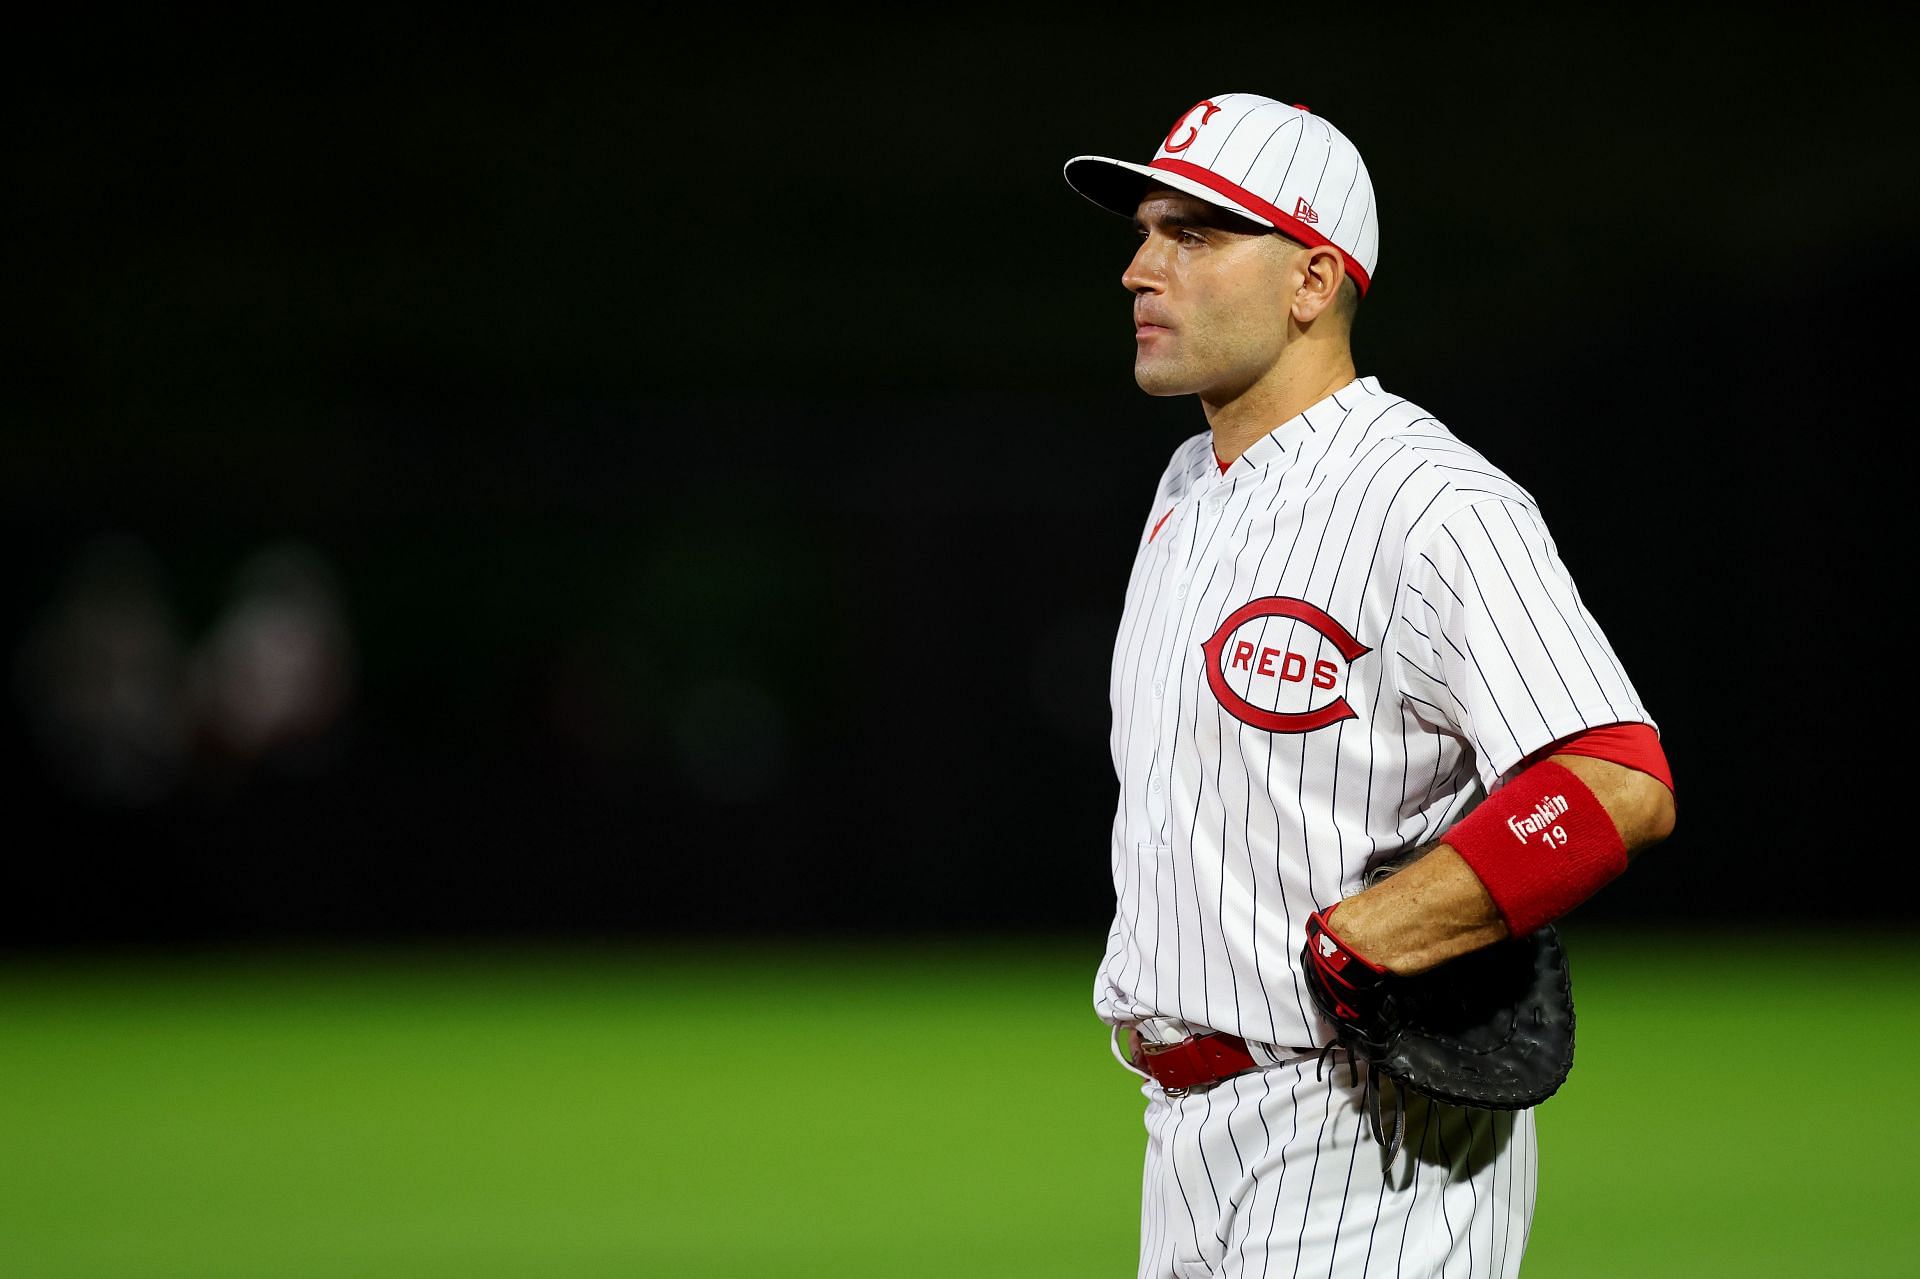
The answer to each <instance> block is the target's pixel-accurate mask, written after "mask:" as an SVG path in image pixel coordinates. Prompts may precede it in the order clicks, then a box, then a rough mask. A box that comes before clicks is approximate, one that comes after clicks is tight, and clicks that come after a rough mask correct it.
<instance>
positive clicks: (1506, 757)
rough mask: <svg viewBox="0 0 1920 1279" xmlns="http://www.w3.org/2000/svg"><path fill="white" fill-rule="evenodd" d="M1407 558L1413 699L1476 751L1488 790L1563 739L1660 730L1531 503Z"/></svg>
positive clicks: (1436, 533) (1403, 616)
mask: <svg viewBox="0 0 1920 1279" xmlns="http://www.w3.org/2000/svg"><path fill="white" fill-rule="evenodd" d="M1408 556H1409V560H1408V567H1407V574H1406V579H1405V585H1404V587H1403V590H1402V592H1401V597H1400V601H1399V603H1400V612H1399V618H1398V623H1397V632H1398V640H1399V643H1398V649H1399V651H1398V654H1397V674H1398V676H1399V680H1400V686H1401V689H1402V692H1403V695H1404V696H1405V697H1406V699H1407V700H1408V702H1409V704H1410V705H1411V706H1412V708H1413V710H1414V711H1415V713H1416V714H1418V715H1419V716H1420V717H1421V718H1422V719H1425V720H1427V721H1428V722H1430V723H1432V724H1433V725H1434V726H1435V727H1436V728H1437V729H1439V730H1441V731H1445V732H1451V733H1455V734H1457V735H1459V736H1460V737H1462V738H1464V739H1465V740H1466V741H1467V742H1468V743H1469V744H1470V745H1471V746H1472V747H1473V749H1474V756H1475V767H1476V768H1477V770H1478V771H1479V774H1480V779H1481V781H1482V783H1483V784H1485V785H1486V786H1487V787H1488V789H1492V788H1493V786H1494V785H1495V784H1496V783H1497V780H1498V779H1499V778H1500V777H1502V776H1504V775H1505V774H1506V773H1507V772H1508V771H1509V770H1510V769H1512V768H1513V767H1514V766H1515V765H1516V764H1518V763H1520V762H1521V761H1522V760H1524V759H1525V758H1526V757H1527V756H1528V755H1531V754H1532V753H1533V752H1535V751H1537V750H1539V749H1541V748H1542V747H1545V746H1548V745H1551V744H1552V743H1553V742H1556V741H1559V740H1560V739H1561V738H1563V737H1567V736H1569V735H1571V734H1574V733H1578V732H1580V731H1582V730H1584V729H1589V728H1599V727H1603V726H1605V725H1607V724H1620V723H1644V724H1648V725H1650V726H1652V725H1653V720H1652V718H1651V717H1650V716H1649V715H1648V714H1647V712H1646V708H1645V707H1643V706H1642V705H1641V703H1640V698H1639V696H1638V695H1637V694H1636V693H1635V692H1634V689H1633V685H1632V683H1631V682H1630V681H1629V680H1628V679H1627V675H1626V671H1625V670H1624V669H1623V668H1622V666H1621V664H1620V660H1619V658H1618V657H1616V656H1615V655H1614V651H1613V647H1612V645H1610V644H1609V643H1608V642H1607V638H1606V636H1605V635H1603V634H1602V633H1601V630H1600V626H1599V624H1598V623H1597V622H1595V621H1594V619H1593V616H1592V614H1590V613H1589V612H1588V611H1587V609H1586V606H1585V605H1584V604H1583V603H1581V600H1580V594H1579V592H1578V591H1577V590H1575V589H1574V585H1573V579H1572V577H1571V576H1570V575H1569V574H1568V572H1567V568H1566V565H1565V564H1563V563H1562V562H1561V560H1560V555H1559V551H1558V550H1557V548H1556V547H1555V546H1554V543H1553V539H1552V537H1551V536H1549V535H1548V533H1547V529H1546V525H1545V524H1544V523H1543V522H1542V520H1541V519H1540V514H1539V511H1538V510H1537V509H1536V508H1534V507H1533V506H1532V505H1531V504H1529V503H1525V502H1520V501H1515V500H1512V499H1509V498H1495V499H1489V500H1485V501H1480V502H1475V503H1473V504H1471V505H1468V506H1464V507H1462V508H1461V509H1459V510H1457V511H1455V512H1454V513H1453V514H1451V515H1449V516H1447V517H1446V518H1445V519H1443V520H1442V521H1440V523H1439V524H1438V525H1437V526H1435V527H1434V528H1433V530H1432V532H1431V533H1430V534H1429V535H1428V536H1426V537H1424V538H1422V539H1421V540H1420V541H1419V542H1418V543H1416V544H1414V545H1412V546H1410V547H1409V548H1408Z"/></svg>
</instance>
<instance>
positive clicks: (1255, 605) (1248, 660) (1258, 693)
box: [1200, 595, 1373, 733]
mask: <svg viewBox="0 0 1920 1279" xmlns="http://www.w3.org/2000/svg"><path fill="white" fill-rule="evenodd" d="M1274 617H1282V618H1288V619H1291V620H1292V621H1296V622H1299V623H1301V624H1302V625H1303V626H1306V627H1308V628H1310V629H1311V630H1312V631H1313V632H1314V633H1315V634H1317V635H1319V636H1320V637H1321V638H1323V639H1325V640H1326V641H1327V642H1328V643H1329V644H1331V645H1333V648H1334V651H1335V652H1337V653H1338V654H1339V655H1340V660H1339V661H1337V662H1336V661H1331V660H1329V659H1327V658H1324V657H1320V656H1318V653H1319V652H1320V651H1322V650H1321V649H1320V646H1319V645H1317V644H1308V645H1301V644H1298V643H1296V644H1294V645H1291V646H1288V645H1283V644H1275V643H1273V642H1270V641H1268V640H1267V639H1266V638H1265V635H1266V633H1267V630H1268V628H1267V626H1266V625H1265V624H1264V623H1265V620H1266V619H1268V618H1274ZM1255 623H1258V624H1257V625H1256V624H1255ZM1295 634H1296V636H1297V635H1298V631H1297V630H1296V631H1295ZM1301 648H1305V649H1306V650H1307V651H1306V652H1301V651H1299V650H1300V649H1301ZM1200 651H1201V652H1203V653H1205V654H1206V656H1207V686H1208V687H1210V688H1211V689H1213V695H1214V697H1216V698H1217V699H1219V702H1220V705H1221V707H1222V708H1223V709H1224V710H1225V711H1226V712H1227V713H1228V714H1229V715H1231V716H1233V717H1234V718H1235V719H1237V720H1239V721H1241V722H1242V723H1245V724H1251V725H1252V726H1253V727H1255V728H1262V729H1265V730H1266V731H1267V732H1269V733H1311V732H1313V731H1314V730H1315V729H1317V728H1325V727H1326V726H1327V725H1329V724H1337V723H1339V722H1340V721H1341V720H1343V719H1354V718H1356V716H1357V712H1355V711H1354V709H1353V707H1351V706H1349V705H1348V704H1347V699H1346V696H1345V694H1344V693H1339V694H1336V695H1335V696H1334V697H1333V698H1331V699H1330V700H1324V701H1322V700H1320V699H1321V697H1322V695H1324V694H1326V693H1329V692H1333V691H1334V690H1336V689H1339V688H1342V687H1343V686H1344V684H1345V683H1346V674H1347V667H1349V666H1350V665H1352V664H1353V663H1354V662H1356V661H1358V660H1359V659H1360V658H1361V657H1362V656H1364V655H1365V654H1367V653H1370V652H1372V651H1373V650H1372V649H1370V648H1368V647H1367V646H1366V645H1365V644H1362V643H1361V642H1360V641H1359V640H1357V639H1355V638H1354V637H1353V634H1352V632H1350V631H1348V630H1347V628H1346V627H1344V626H1342V625H1340V623H1339V622H1337V621H1335V620H1334V618H1333V617H1332V616H1331V615H1330V614H1329V613H1327V611H1326V610H1325V609H1322V608H1320V607H1318V606H1317V605H1313V604H1309V603H1307V601H1305V600H1302V599H1295V598H1294V597H1293V596H1291V595H1268V596H1266V597H1264V598H1262V599H1257V600H1249V601H1248V602H1247V603H1245V604H1242V605H1241V606H1240V607H1239V608H1236V609H1235V610H1233V612H1232V613H1230V614H1228V616H1227V620H1226V621H1224V622H1222V623H1220V629H1219V630H1217V631H1215V632H1214V633H1213V634H1212V635H1211V636H1210V637H1209V638H1208V639H1207V642H1206V643H1204V644H1202V645H1201V646H1200ZM1259 702H1265V703H1267V705H1265V706H1262V705H1259V704H1258V703H1259Z"/></svg>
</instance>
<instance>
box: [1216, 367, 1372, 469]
mask: <svg viewBox="0 0 1920 1279" xmlns="http://www.w3.org/2000/svg"><path fill="white" fill-rule="evenodd" d="M1384 394H1385V392H1384V391H1382V390H1381V389H1380V382H1379V380H1378V379H1377V378H1374V377H1371V376H1369V377H1357V378H1355V379H1353V381H1351V382H1349V383H1347V384H1346V385H1345V386H1343V387H1341V388H1340V389H1339V390H1337V391H1334V392H1333V393H1332V394H1330V395H1328V396H1326V397H1325V398H1324V399H1321V400H1319V401H1317V402H1316V403H1314V404H1311V405H1309V406H1308V407H1307V408H1306V409H1305V411H1303V412H1300V413H1297V414H1295V415H1294V416H1292V417H1290V418H1288V419H1287V420H1286V421H1284V422H1282V423H1281V424H1280V425H1278V426H1276V427H1274V428H1273V429H1272V430H1271V431H1268V432H1267V433H1266V434H1265V435H1263V436H1261V437H1260V438H1259V439H1257V440H1255V441H1254V442H1253V443H1252V444H1251V445H1249V446H1248V447H1247V451H1246V452H1245V453H1242V454H1241V455H1240V456H1239V457H1237V458H1235V459H1234V460H1233V461H1232V463H1231V464H1229V465H1228V467H1227V469H1226V470H1224V471H1222V470H1220V465H1219V462H1220V455H1219V454H1217V453H1216V454H1214V474H1215V476H1216V477H1218V479H1219V481H1220V482H1221V483H1226V482H1228V481H1231V480H1233V479H1235V478H1237V477H1239V476H1241V475H1248V476H1251V475H1253V474H1255V473H1257V472H1259V471H1263V470H1265V469H1266V468H1267V467H1269V466H1272V465H1274V464H1276V463H1285V462H1288V461H1290V460H1291V459H1292V458H1293V456H1294V454H1295V453H1297V452H1298V451H1299V448H1300V446H1301V444H1303V443H1305V442H1306V441H1307V440H1308V439H1311V438H1312V437H1313V436H1314V435H1316V434H1318V433H1319V432H1321V431H1324V430H1328V429H1330V428H1331V427H1333V426H1334V425H1336V424H1338V423H1339V422H1340V420H1341V419H1343V418H1345V417H1346V415H1347V414H1348V413H1349V412H1350V411H1352V409H1353V407H1354V405H1355V404H1357V403H1358V402H1359V401H1360V399H1361V398H1367V399H1371V398H1372V397H1374V396H1377V395H1384Z"/></svg>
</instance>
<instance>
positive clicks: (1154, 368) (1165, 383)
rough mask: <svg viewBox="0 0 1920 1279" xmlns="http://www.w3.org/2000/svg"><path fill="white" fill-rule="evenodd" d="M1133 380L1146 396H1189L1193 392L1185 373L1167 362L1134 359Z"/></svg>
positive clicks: (1140, 358)
mask: <svg viewBox="0 0 1920 1279" xmlns="http://www.w3.org/2000/svg"><path fill="white" fill-rule="evenodd" d="M1133 380H1134V382H1135V383H1137V384H1138V385H1139V387H1140V389H1141V390H1143V391H1145V392H1146V393H1147V394H1148V395H1190V394H1192V393H1193V390H1194V387H1193V383H1192V378H1191V377H1189V376H1188V375H1187V371H1186V370H1185V369H1182V368H1180V367H1179V366H1178V365H1175V364H1173V363H1172V362H1171V361H1168V360H1153V359H1147V358H1145V357H1137V358H1135V360H1134V362H1133Z"/></svg>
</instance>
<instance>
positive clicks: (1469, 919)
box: [1331, 755, 1673, 976]
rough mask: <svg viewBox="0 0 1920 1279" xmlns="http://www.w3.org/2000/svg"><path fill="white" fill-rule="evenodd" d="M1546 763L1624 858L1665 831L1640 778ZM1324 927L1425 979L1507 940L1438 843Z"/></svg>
mask: <svg viewBox="0 0 1920 1279" xmlns="http://www.w3.org/2000/svg"><path fill="white" fill-rule="evenodd" d="M1551 758H1552V759H1553V762H1554V763H1556V764H1559V765H1560V766H1561V767H1562V768H1565V769H1567V770H1568V771H1569V772H1572V773H1574V774H1575V775H1576V776H1578V777H1579V778H1580V780H1581V781H1583V782H1585V783H1586V784H1587V786H1588V787H1589V788H1590V789H1591V790H1592V791H1593V793H1594V797H1595V798H1596V799H1598V800H1599V801H1600V803H1601V806H1602V807H1604V808H1605V809H1606V810H1607V816H1608V817H1610V818H1612V819H1613V824H1614V828H1615V829H1616V830H1618V831H1619V832H1620V839H1621V842H1622V843H1623V844H1624V845H1625V846H1626V850H1627V855H1628V856H1629V857H1631V856H1633V855H1634V854H1635V853H1637V852H1639V851H1640V850H1641V849H1643V848H1648V847H1651V846H1652V845H1654V844H1656V843H1658V842H1659V841H1660V840H1662V839H1665V838H1666V837H1667V835H1668V833H1669V832H1670V831H1671V830H1672V829H1673V796H1672V794H1671V793H1669V792H1668V790H1667V788H1666V787H1665V786H1662V785H1661V784H1660V783H1659V782H1657V781H1655V780H1654V779H1652V778H1651V777H1648V776H1647V775H1646V774H1645V773H1641V772H1637V771H1635V770H1634V769H1630V768H1626V767H1623V766H1622V765H1619V764H1614V763H1610V762H1608V761H1606V760H1602V759H1593V758H1590V757H1587V756H1584V755H1555V756H1552V757H1551ZM1331 923H1332V926H1333V927H1334V929H1335V930H1336V931H1337V932H1338V933H1339V935H1340V938H1341V939H1342V940H1343V941H1345V942H1346V943H1347V944H1348V945H1349V946H1351V947H1352V948H1353V949H1354V950H1356V951H1358V952H1359V953H1360V954H1362V955H1364V956H1366V957H1367V958H1368V959H1370V960H1372V961H1373V962H1374V963H1376V964H1379V965H1380V966H1381V967H1383V968H1388V969H1391V970H1392V971H1394V972H1396V973H1399V974H1401V975H1403V976H1411V975H1412V974H1414V973H1421V972H1425V971H1426V970H1427V969H1429V968H1432V967H1434V966H1435V965H1436V964H1443V963H1445V962H1446V961H1447V960H1449V959H1452V958H1454V957H1456V956H1458V955H1464V954H1466V953H1467V952H1469V951H1473V950H1478V949H1480V948H1481V947H1482V946H1490V945H1492V944H1493V943H1494V942H1497V941H1499V940H1501V939H1502V938H1504V937H1506V936H1507V935H1508V930H1507V925H1506V921H1505V920H1503V919H1502V918H1501V916H1500V910H1499V908H1498V907H1497V906H1495V905H1494V901H1493V898H1492V896H1490V895H1489V894H1488V892H1487V890H1486V886H1485V885H1483V884H1482V883H1481V882H1480V878H1479V876H1477V875H1475V874H1474V873H1473V869H1472V868H1471V867H1470V866H1468V865H1467V863H1466V861H1465V860H1464V859H1462V858H1461V856H1460V854H1458V853H1456V852H1455V851H1454V850H1453V849H1452V848H1451V847H1449V846H1448V845H1447V844H1446V843H1445V842H1444V841H1443V842H1442V843H1440V844H1439V845H1437V846H1435V847H1434V849H1433V850H1432V851H1431V852H1429V853H1428V854H1427V855H1426V856H1424V857H1422V858H1420V859H1419V860H1418V861H1415V862H1413V863H1411V864H1410V865H1408V866H1406V867H1405V868H1404V869H1402V870H1401V871H1399V872H1398V873H1397V874H1394V875H1391V876H1389V877H1388V878H1386V879H1384V880H1382V881H1381V882H1380V883H1378V884H1375V885H1374V886H1373V887H1372V888H1369V889H1367V890H1366V891H1365V892H1362V893H1356V894H1355V895H1354V896H1352V897H1349V898H1347V899H1346V900H1344V901H1342V902H1341V903H1340V907H1339V910H1338V911H1337V912H1335V915H1334V917H1333V919H1332V920H1331Z"/></svg>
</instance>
